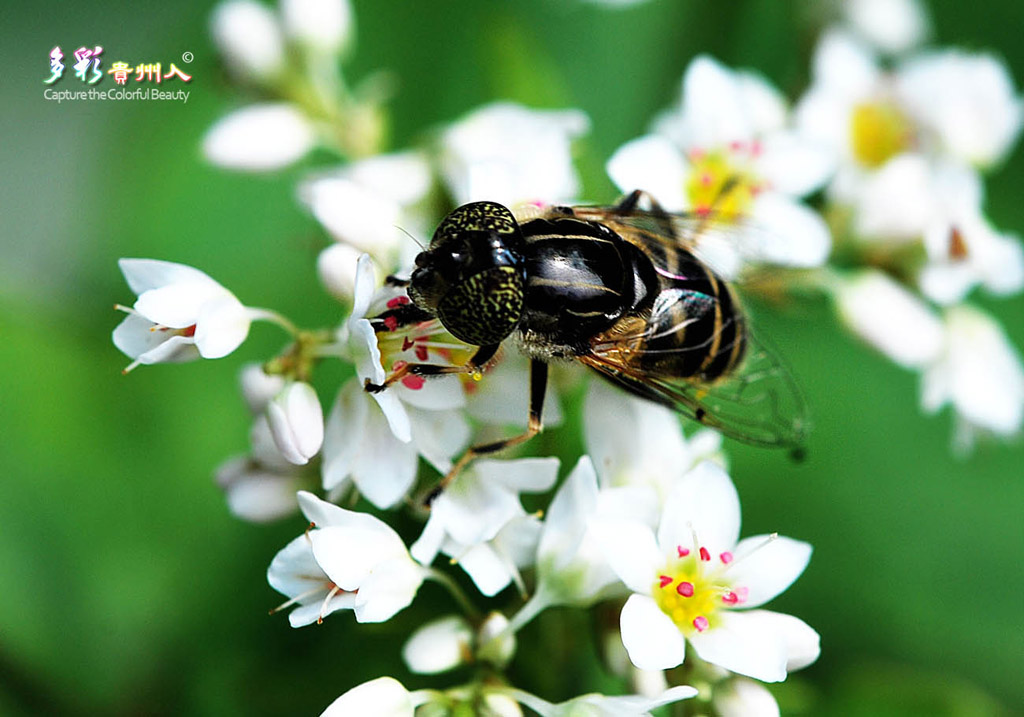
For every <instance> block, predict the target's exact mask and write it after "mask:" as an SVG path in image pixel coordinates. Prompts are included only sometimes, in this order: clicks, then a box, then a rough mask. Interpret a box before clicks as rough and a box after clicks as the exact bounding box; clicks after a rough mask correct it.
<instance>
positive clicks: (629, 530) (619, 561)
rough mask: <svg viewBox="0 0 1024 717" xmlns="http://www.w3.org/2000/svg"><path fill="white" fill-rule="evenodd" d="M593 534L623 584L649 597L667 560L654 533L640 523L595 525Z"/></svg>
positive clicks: (619, 522) (600, 523)
mask: <svg viewBox="0 0 1024 717" xmlns="http://www.w3.org/2000/svg"><path fill="white" fill-rule="evenodd" d="M591 531H592V534H593V536H594V538H595V539H596V540H598V541H599V542H600V544H601V546H602V547H603V548H604V551H605V555H606V557H607V559H608V563H609V564H610V565H611V566H612V570H614V571H615V572H616V573H617V574H618V576H619V577H620V578H621V579H622V582H624V583H625V584H626V586H627V587H628V588H629V589H630V590H632V591H633V592H637V593H643V594H646V593H649V592H650V591H651V586H652V585H653V584H654V582H655V580H656V578H657V576H658V571H659V570H660V569H661V568H662V566H663V565H664V563H665V561H666V558H667V555H666V554H665V553H664V552H662V551H661V550H659V549H658V544H657V542H656V541H655V539H654V532H653V531H652V530H651V529H650V528H648V527H647V526H646V525H641V524H639V523H629V522H626V521H611V520H609V521H599V522H595V523H593V524H592V525H591ZM637 667H640V665H637Z"/></svg>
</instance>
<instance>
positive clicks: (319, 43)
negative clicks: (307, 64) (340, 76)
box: [281, 0, 353, 53]
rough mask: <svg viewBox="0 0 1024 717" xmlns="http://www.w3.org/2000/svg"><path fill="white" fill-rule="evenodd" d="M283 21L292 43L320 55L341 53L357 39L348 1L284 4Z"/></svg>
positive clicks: (289, 1)
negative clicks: (354, 38)
mask: <svg viewBox="0 0 1024 717" xmlns="http://www.w3.org/2000/svg"><path fill="white" fill-rule="evenodd" d="M281 19H282V21H283V23H284V29H285V32H286V33H288V36H289V37H290V38H291V39H293V40H296V41H298V42H299V43H301V44H302V45H305V46H306V47H309V48H311V49H313V50H316V51H319V52H326V53H337V52H340V51H341V50H342V49H343V48H344V47H345V46H346V45H348V43H349V41H350V40H351V38H352V35H353V19H352V6H351V5H350V4H349V2H348V0H281Z"/></svg>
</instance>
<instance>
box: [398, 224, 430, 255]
mask: <svg viewBox="0 0 1024 717" xmlns="http://www.w3.org/2000/svg"><path fill="white" fill-rule="evenodd" d="M394 226H395V229H397V230H398V231H400V232H402V233H403V234H405V235H406V236H407V237H409V238H410V239H412V240H413V241H414V242H416V246H418V247H419V248H420V251H426V250H427V247H425V246H423V242H421V241H420V240H419V239H417V238H416V237H414V236H413V235H412V234H410V233H409V232H407V231H406V230H405V229H403V228H402V227H400V226H398V225H397V224H395V225H394Z"/></svg>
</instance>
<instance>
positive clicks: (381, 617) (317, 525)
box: [267, 491, 426, 627]
mask: <svg viewBox="0 0 1024 717" xmlns="http://www.w3.org/2000/svg"><path fill="white" fill-rule="evenodd" d="M298 497H299V507H300V508H301V509H302V512H303V514H304V515H305V516H306V518H308V519H309V521H310V522H311V523H313V525H314V527H313V528H311V529H310V530H309V531H307V533H306V534H305V535H301V536H299V537H298V538H296V539H295V540H293V541H292V542H291V543H289V544H288V545H287V546H286V547H285V548H284V549H283V550H281V552H279V553H278V554H277V556H275V558H274V560H273V562H271V564H270V568H269V569H268V571H267V580H268V582H269V583H270V585H271V586H272V587H273V588H274V589H275V590H278V591H279V592H281V593H283V594H285V595H287V596H288V597H289V598H291V599H290V600H289V601H288V602H287V603H285V604H284V605H283V606H282V607H285V606H288V605H291V604H293V603H297V604H298V607H296V609H295V610H293V611H292V612H291V614H290V615H289V616H288V619H289V621H290V622H291V624H292V627H301V626H303V625H308V624H310V623H312V622H314V621H317V620H319V619H322V618H323V617H324V616H326V615H328V614H330V613H331V612H334V611H335V610H340V609H351V610H353V611H354V613H355V617H356V620H357V621H358V622H383V621H385V620H387V619H389V618H390V617H391V616H392V615H394V614H395V613H397V612H398V611H399V610H402V609H403V608H405V607H406V606H407V605H408V604H409V603H410V602H412V599H413V598H414V597H415V596H416V592H417V590H419V587H420V585H421V584H422V582H423V579H424V578H425V577H426V570H425V569H424V568H423V566H421V565H419V564H418V563H416V561H414V560H413V559H412V558H411V557H409V553H408V551H407V550H406V549H405V544H404V543H403V542H402V539H401V538H400V537H398V534H397V533H396V532H395V531H394V530H392V529H391V528H390V527H389V526H388V525H387V524H386V523H384V522H382V521H380V520H378V519H377V518H375V517H373V516H372V515H368V514H365V513H356V512H353V511H350V510H344V509H343V508H339V507H338V506H336V505H334V504H333V503H328V502H327V501H323V500H320V499H319V498H317V497H316V496H314V495H313V494H312V493H307V492H305V491H300V492H299V494H298Z"/></svg>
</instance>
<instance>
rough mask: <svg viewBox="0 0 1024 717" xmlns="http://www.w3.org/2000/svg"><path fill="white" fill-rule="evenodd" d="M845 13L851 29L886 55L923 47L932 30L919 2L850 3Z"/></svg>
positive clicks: (850, 0) (877, 0)
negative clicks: (922, 44)
mask: <svg viewBox="0 0 1024 717" xmlns="http://www.w3.org/2000/svg"><path fill="white" fill-rule="evenodd" d="M843 9H844V10H845V12H846V19H847V21H848V22H849V23H850V25H851V26H852V27H853V28H854V29H855V30H856V31H857V32H858V33H859V34H860V35H861V36H862V37H864V38H865V39H866V40H868V41H869V42H870V43H871V44H873V45H874V46H875V47H877V48H878V49H880V50H882V51H883V52H888V53H892V54H895V53H899V52H903V51H905V50H909V49H911V48H913V47H915V46H917V45H920V44H921V42H922V41H923V40H924V39H925V37H926V36H927V35H928V32H929V29H930V28H929V22H928V15H927V13H926V12H925V9H924V7H923V6H922V5H921V3H920V2H919V1H918V0H847V2H845V3H843Z"/></svg>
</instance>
